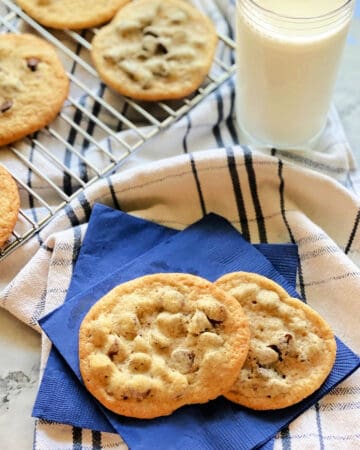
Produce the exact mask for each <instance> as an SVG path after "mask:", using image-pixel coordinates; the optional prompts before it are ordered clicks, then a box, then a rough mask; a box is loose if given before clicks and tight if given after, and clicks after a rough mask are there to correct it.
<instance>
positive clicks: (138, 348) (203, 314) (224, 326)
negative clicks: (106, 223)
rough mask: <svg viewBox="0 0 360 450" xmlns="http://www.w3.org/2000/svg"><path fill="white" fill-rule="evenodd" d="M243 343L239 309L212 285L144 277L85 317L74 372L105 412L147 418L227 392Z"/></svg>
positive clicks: (185, 278) (180, 277) (189, 278)
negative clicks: (79, 372)
mask: <svg viewBox="0 0 360 450" xmlns="http://www.w3.org/2000/svg"><path fill="white" fill-rule="evenodd" d="M249 338H250V332H249V326H248V322H247V319H246V317H245V315H244V313H243V311H242V308H241V306H240V305H239V303H238V302H237V301H236V300H235V299H234V298H233V297H231V296H230V295H229V294H227V293H226V292H224V291H222V290H220V289H218V288H217V287H215V286H214V285H213V284H212V283H210V282H208V281H206V280H204V279H202V278H200V277H196V276H193V275H188V274H155V275H148V276H144V277H141V278H137V279H135V280H132V281H129V282H127V283H124V284H122V285H119V286H117V287H116V288H114V289H113V290H112V291H110V293H108V294H107V295H105V296H104V297H103V298H102V299H100V300H99V301H98V302H97V303H96V304H95V305H94V306H93V307H92V308H91V309H90V311H89V312H88V313H87V315H86V316H85V318H84V320H83V322H82V324H81V327H80V333H79V359H80V371H81V375H82V379H83V381H84V383H85V386H86V387H87V389H88V390H89V391H90V393H91V394H93V395H94V396H95V397H96V398H97V399H98V400H99V401H100V402H101V403H102V404H103V405H104V406H106V407H107V408H108V409H110V410H112V411H114V412H116V413H118V414H122V415H124V416H130V417H137V418H146V419H149V418H153V417H158V416H163V415H168V414H170V413H172V412H173V411H174V410H175V409H177V408H179V407H181V406H183V405H186V404H192V403H204V402H207V401H208V400H210V399H213V398H215V397H217V396H219V395H220V394H222V393H223V392H225V391H227V390H228V389H229V388H230V386H231V385H232V384H233V382H234V381H235V379H236V376H237V374H238V373H239V370H240V367H241V366H242V365H243V363H244V361H245V358H246V355H247V351H248V345H249Z"/></svg>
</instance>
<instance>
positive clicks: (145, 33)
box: [144, 29, 159, 38]
mask: <svg viewBox="0 0 360 450" xmlns="http://www.w3.org/2000/svg"><path fill="white" fill-rule="evenodd" d="M144 36H153V37H155V38H158V37H159V35H158V34H157V33H155V32H154V31H151V30H147V29H145V30H144Z"/></svg>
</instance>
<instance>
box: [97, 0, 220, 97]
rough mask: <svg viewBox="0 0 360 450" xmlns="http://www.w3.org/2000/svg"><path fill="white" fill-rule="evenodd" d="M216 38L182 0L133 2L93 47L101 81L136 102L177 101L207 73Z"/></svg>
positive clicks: (210, 27) (205, 19) (204, 19)
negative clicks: (137, 100) (136, 100)
mask: <svg viewBox="0 0 360 450" xmlns="http://www.w3.org/2000/svg"><path fill="white" fill-rule="evenodd" d="M216 44H217V34H216V31H215V28H214V25H213V24H212V22H211V21H210V19H209V18H208V17H207V16H205V15H204V14H202V13H201V12H200V11H199V10H197V9H196V8H194V7H193V6H191V5H189V4H187V3H186V2H184V1H181V0H167V1H161V0H137V1H135V2H131V3H128V4H127V5H125V6H124V7H123V8H121V9H120V10H119V12H118V13H117V15H116V16H115V18H114V19H113V20H112V22H111V23H110V24H109V25H107V26H105V27H103V28H102V29H101V30H100V31H99V32H98V33H97V34H96V36H95V38H94V39H93V42H92V59H93V61H94V64H95V67H96V69H97V71H98V73H99V75H100V77H101V78H102V80H103V81H104V82H105V83H106V84H107V85H109V86H110V87H112V88H113V89H114V90H116V91H117V92H119V93H121V94H123V95H125V96H128V97H132V98H135V99H139V100H147V101H157V100H167V99H178V98H182V97H185V96H186V95H188V94H190V93H191V92H193V91H195V90H196V89H197V88H198V87H199V86H200V85H201V83H202V82H203V80H204V78H205V76H206V75H207V73H208V72H209V70H210V67H211V64H212V61H213V56H214V52H215V48H216Z"/></svg>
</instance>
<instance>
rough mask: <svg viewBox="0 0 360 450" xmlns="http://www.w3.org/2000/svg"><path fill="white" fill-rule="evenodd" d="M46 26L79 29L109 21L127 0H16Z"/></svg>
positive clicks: (30, 14)
mask: <svg viewBox="0 0 360 450" xmlns="http://www.w3.org/2000/svg"><path fill="white" fill-rule="evenodd" d="M16 1H17V3H18V4H19V6H21V8H22V9H23V10H24V11H25V12H26V13H27V14H28V15H29V16H31V17H33V18H34V19H35V20H36V21H38V22H39V23H41V24H42V25H45V26H46V27H51V28H57V29H66V28H70V29H72V30H79V29H82V28H89V27H95V26H97V25H101V24H103V23H105V22H107V21H109V20H110V19H111V18H112V17H113V16H114V15H115V13H116V12H117V11H118V9H119V8H121V7H122V6H123V5H125V3H128V2H129V0H16Z"/></svg>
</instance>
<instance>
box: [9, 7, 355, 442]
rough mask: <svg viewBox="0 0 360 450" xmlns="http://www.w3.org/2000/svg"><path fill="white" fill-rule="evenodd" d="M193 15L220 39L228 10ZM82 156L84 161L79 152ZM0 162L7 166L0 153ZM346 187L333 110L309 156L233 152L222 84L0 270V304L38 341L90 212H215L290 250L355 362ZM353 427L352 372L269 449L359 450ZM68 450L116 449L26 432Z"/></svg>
mask: <svg viewBox="0 0 360 450" xmlns="http://www.w3.org/2000/svg"><path fill="white" fill-rule="evenodd" d="M196 4H197V5H198V6H204V5H205V7H206V10H207V12H208V13H209V15H210V16H211V17H212V18H213V19H214V21H215V22H216V24H217V26H218V27H219V28H220V29H221V30H222V31H225V32H226V33H228V34H230V35H231V33H232V31H231V30H232V27H231V23H232V22H231V17H233V12H234V10H233V8H234V2H231V1H230V2H228V1H225V0H223V1H222V0H218V1H217V2H202V1H197V2H196ZM74 70H76V69H74ZM99 114H100V116H101V111H100V112H99ZM61 152H62V150H61V149H59V157H60V156H61V155H63V160H64V163H65V164H67V165H69V167H71V168H72V170H74V171H75V172H77V173H79V176H82V173H81V167H73V166H72V165H71V164H72V162H71V161H69V160H68V159H67V154H66V152H63V154H62V153H61ZM88 153H89V157H90V155H91V148H90V149H88ZM1 158H4V159H5V158H7V155H6V152H4V153H2V155H1ZM34 163H35V164H36V161H34ZM8 166H10V167H11V161H10V162H9V164H8ZM49 176H50V177H51V176H52V174H51V173H50V174H49ZM53 180H54V182H55V183H57V184H58V185H59V186H62V187H63V186H64V185H65V184H66V177H65V176H64V178H62V177H61V176H59V174H58V173H56V174H54V176H53ZM24 182H26V183H30V184H31V173H30V171H29V173H26V174H25V173H24ZM358 186H359V179H358V172H357V170H356V167H355V164H354V160H353V156H352V153H351V149H350V148H349V145H348V143H347V140H346V137H345V135H344V132H343V129H342V127H341V124H340V122H339V119H338V116H337V113H336V110H335V109H334V108H333V109H332V110H331V112H330V115H329V120H328V124H327V128H326V132H325V134H324V136H323V138H322V141H321V142H320V143H319V146H318V148H317V150H316V151H313V152H311V153H310V152H301V151H298V152H296V153H295V152H286V151H281V152H280V151H277V150H275V149H273V150H264V149H256V148H249V147H245V146H241V145H240V139H239V135H238V132H237V129H236V126H235V122H234V80H233V79H230V80H229V81H228V82H227V83H226V84H224V85H223V86H221V87H220V88H219V89H218V90H217V91H216V92H214V93H213V94H211V95H210V96H209V97H208V98H207V99H206V100H205V101H203V102H202V103H201V104H200V105H198V106H197V107H196V108H195V109H194V110H192V111H191V112H190V114H189V115H187V116H186V117H184V118H183V119H182V120H180V121H179V122H177V123H176V124H175V125H174V126H172V127H171V128H170V129H168V130H165V131H164V132H162V133H161V134H160V135H158V136H156V137H155V138H153V139H152V140H151V141H149V142H147V143H146V144H144V145H143V146H142V148H141V150H140V151H139V152H138V153H137V154H135V155H134V156H133V157H132V158H131V159H130V160H128V161H127V162H126V164H125V165H124V166H123V167H122V168H121V170H120V171H119V172H118V173H116V174H114V175H112V176H111V177H107V178H106V179H103V180H102V181H100V182H98V183H96V184H94V185H92V186H91V187H90V188H88V189H87V190H86V191H85V192H84V193H83V194H81V196H80V197H78V198H76V199H75V200H74V201H72V203H71V204H70V205H69V206H68V207H67V208H66V209H65V210H63V211H62V212H61V213H60V214H58V215H57V217H56V218H55V219H54V220H53V221H52V222H51V223H50V224H49V225H48V226H47V227H45V228H44V229H43V230H42V231H41V232H40V233H39V234H38V235H36V236H35V237H34V238H33V239H32V240H31V241H29V242H28V243H26V244H25V245H23V246H22V247H20V248H19V249H18V250H17V251H16V252H15V253H13V254H11V255H9V256H8V257H7V258H6V259H5V260H3V261H2V262H0V274H1V275H0V276H1V279H2V281H6V282H8V285H7V287H6V288H5V289H4V291H3V292H2V293H1V294H0V304H1V306H2V307H4V308H5V309H7V310H8V311H10V312H11V313H12V314H14V315H15V316H16V317H18V318H19V319H20V320H22V321H23V322H25V323H26V324H27V325H29V326H31V327H33V328H34V329H36V330H38V331H40V329H39V327H38V323H37V322H38V319H39V318H40V317H42V316H43V315H44V314H46V313H48V312H50V311H51V310H53V309H54V308H55V307H56V306H58V305H60V304H61V303H62V302H63V300H64V297H65V294H66V291H67V287H68V285H69V282H70V279H71V274H72V270H73V267H74V263H75V261H76V257H77V254H78V251H79V249H80V246H81V242H82V239H83V236H84V233H85V232H86V226H87V222H88V219H89V215H90V213H91V209H92V206H93V205H94V203H103V204H105V205H109V206H112V207H115V208H119V209H122V210H124V211H126V212H129V213H131V214H134V215H136V216H139V217H143V218H146V219H149V220H152V221H154V222H157V223H160V224H162V225H167V226H169V227H172V228H176V229H183V228H184V227H186V226H187V225H189V224H191V223H193V222H195V221H196V220H198V219H199V218H201V217H203V216H204V215H205V214H206V213H208V212H215V213H217V214H219V215H222V216H224V217H226V218H227V219H229V220H230V221H231V222H232V223H233V224H234V226H235V227H236V228H237V229H239V230H240V231H241V232H242V234H243V235H244V237H246V238H247V239H248V240H250V241H251V242H253V243H257V242H263V243H266V242H271V243H277V242H293V243H296V244H297V245H298V248H299V257H300V260H299V271H298V280H297V289H298V291H299V293H300V295H301V296H302V297H303V298H304V299H305V300H306V301H307V302H308V303H309V304H310V305H311V306H312V307H314V308H315V309H316V310H317V311H318V312H319V313H320V314H322V315H323V316H324V317H325V318H326V319H327V320H328V322H329V323H330V324H331V325H332V327H333V328H334V331H335V333H336V334H337V335H338V336H339V337H340V338H341V339H342V340H343V341H344V342H345V343H346V344H347V345H348V346H350V347H351V348H352V350H354V351H355V352H357V353H359V351H360V329H359V326H358V322H359V305H358V296H359V294H360V271H359V268H358V266H359V264H360V256H359V255H360V235H359V230H358V226H359V219H360V213H359V206H360V201H359V198H358V196H357V189H358ZM71 188H72V187H71V186H68V187H67V189H71ZM28 208H29V210H30V211H31V212H32V213H33V214H34V215H36V208H33V205H31V204H30V203H29V205H28ZM24 261H26V264H25V265H24ZM42 342H43V345H42V360H41V371H43V369H44V367H45V364H46V359H47V355H48V352H49V342H48V341H47V339H46V338H45V337H43V341H42ZM359 422H360V375H359V373H355V374H353V375H352V376H351V377H350V378H348V379H347V380H346V381H345V382H343V383H342V384H341V385H340V386H338V387H337V388H336V389H334V390H333V391H332V392H331V393H330V394H329V395H327V396H326V397H325V398H324V399H323V400H322V401H321V402H319V404H317V405H316V406H315V407H314V408H312V409H310V410H308V411H307V412H306V413H304V414H303V415H302V416H301V417H299V418H298V419H297V420H296V421H294V422H293V423H292V424H291V425H290V426H289V427H288V428H286V429H285V430H283V431H282V432H281V433H280V434H279V435H278V436H277V438H276V439H275V441H274V442H272V443H271V446H272V447H274V448H275V449H282V448H286V449H287V448H289V449H290V448H291V449H295V450H296V449H301V450H302V449H303V448H306V449H308V448H309V449H310V448H311V449H349V450H350V449H351V450H352V449H354V448H357V447H358V446H359V444H358V443H359V439H360V433H359V428H358V424H359ZM74 448H76V449H106V448H114V449H122V448H126V446H125V444H124V443H123V442H122V440H121V439H120V438H119V436H117V435H113V434H108V433H97V432H92V431H91V430H82V429H78V428H73V427H71V426H65V425H61V424H55V423H49V422H45V421H37V422H36V428H35V433H34V449H35V450H54V449H59V450H70V449H74ZM225 448H226V444H224V449H225Z"/></svg>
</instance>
